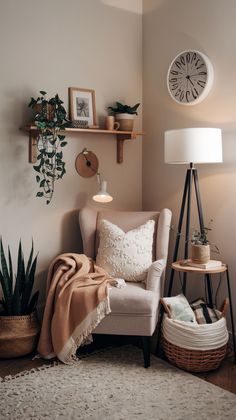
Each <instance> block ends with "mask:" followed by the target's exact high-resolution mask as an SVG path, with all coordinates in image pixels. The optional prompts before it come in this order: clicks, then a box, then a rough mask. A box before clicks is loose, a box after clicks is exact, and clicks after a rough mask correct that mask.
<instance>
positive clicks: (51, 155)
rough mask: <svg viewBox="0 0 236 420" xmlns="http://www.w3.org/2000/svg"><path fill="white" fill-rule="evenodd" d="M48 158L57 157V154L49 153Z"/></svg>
mask: <svg viewBox="0 0 236 420" xmlns="http://www.w3.org/2000/svg"><path fill="white" fill-rule="evenodd" d="M47 156H48V157H49V158H52V157H53V156H55V152H47Z"/></svg>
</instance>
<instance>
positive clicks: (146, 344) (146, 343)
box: [141, 337, 150, 368]
mask: <svg viewBox="0 0 236 420" xmlns="http://www.w3.org/2000/svg"><path fill="white" fill-rule="evenodd" d="M141 338H142V347H143V359H144V367H145V368H148V367H149V366H150V337H141Z"/></svg>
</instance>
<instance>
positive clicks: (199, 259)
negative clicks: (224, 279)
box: [191, 244, 210, 264]
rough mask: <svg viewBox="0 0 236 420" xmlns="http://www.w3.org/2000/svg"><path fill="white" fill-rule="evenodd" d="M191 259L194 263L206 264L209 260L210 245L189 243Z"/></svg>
mask: <svg viewBox="0 0 236 420" xmlns="http://www.w3.org/2000/svg"><path fill="white" fill-rule="evenodd" d="M191 260H192V261H193V262H194V263H196V264H206V263H207V262H208V261H209V260H210V245H195V244H191Z"/></svg>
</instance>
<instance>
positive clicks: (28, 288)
mask: <svg viewBox="0 0 236 420" xmlns="http://www.w3.org/2000/svg"><path fill="white" fill-rule="evenodd" d="M37 258H38V255H36V257H35V259H34V261H33V263H32V265H31V267H30V271H29V274H28V276H27V278H26V282H25V288H24V291H23V295H22V312H26V311H27V306H28V302H29V300H30V296H31V293H32V289H33V285H34V277H35V270H36V265H37Z"/></svg>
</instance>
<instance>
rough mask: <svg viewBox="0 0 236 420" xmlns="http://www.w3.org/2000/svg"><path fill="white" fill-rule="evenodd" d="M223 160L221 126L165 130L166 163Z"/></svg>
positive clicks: (215, 161)
mask: <svg viewBox="0 0 236 420" xmlns="http://www.w3.org/2000/svg"><path fill="white" fill-rule="evenodd" d="M222 161H223V159H222V133H221V129H220V128H181V129H178V130H169V131H166V132H165V163H176V164H184V163H188V164H189V163H217V162H222Z"/></svg>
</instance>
